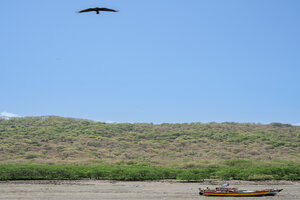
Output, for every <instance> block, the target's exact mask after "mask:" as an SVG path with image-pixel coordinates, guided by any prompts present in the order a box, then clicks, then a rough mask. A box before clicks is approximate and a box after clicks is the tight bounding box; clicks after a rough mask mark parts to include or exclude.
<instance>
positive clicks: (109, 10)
mask: <svg viewBox="0 0 300 200" xmlns="http://www.w3.org/2000/svg"><path fill="white" fill-rule="evenodd" d="M99 11H108V12H118V11H117V10H113V9H109V8H99Z"/></svg>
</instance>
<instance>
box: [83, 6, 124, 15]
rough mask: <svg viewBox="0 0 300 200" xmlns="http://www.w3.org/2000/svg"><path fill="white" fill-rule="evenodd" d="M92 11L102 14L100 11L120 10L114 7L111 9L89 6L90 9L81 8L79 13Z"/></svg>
mask: <svg viewBox="0 0 300 200" xmlns="http://www.w3.org/2000/svg"><path fill="white" fill-rule="evenodd" d="M92 11H95V12H96V14H97V15H98V14H100V11H106V12H118V11H117V10H113V9H109V8H98V7H96V8H88V9H85V10H81V11H79V13H84V12H92Z"/></svg>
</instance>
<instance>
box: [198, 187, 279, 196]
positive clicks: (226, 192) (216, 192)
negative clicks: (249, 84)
mask: <svg viewBox="0 0 300 200" xmlns="http://www.w3.org/2000/svg"><path fill="white" fill-rule="evenodd" d="M276 191H278V190H276ZM272 192H273V193H275V194H274V195H276V194H277V193H278V192H277V193H276V192H275V190H272V189H266V190H238V189H237V188H227V187H218V188H216V189H209V188H207V189H201V188H199V194H200V195H204V196H229V197H257V196H266V195H268V194H271V195H273V193H272ZM279 192H280V191H279Z"/></svg>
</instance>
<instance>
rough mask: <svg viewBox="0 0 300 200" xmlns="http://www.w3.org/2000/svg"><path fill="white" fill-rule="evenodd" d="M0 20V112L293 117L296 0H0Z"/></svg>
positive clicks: (297, 94)
mask: <svg viewBox="0 0 300 200" xmlns="http://www.w3.org/2000/svg"><path fill="white" fill-rule="evenodd" d="M96 6H98V7H108V8H113V9H117V10H119V11H120V12H118V13H103V14H100V15H96V14H95V13H82V14H78V13H76V12H77V11H78V10H81V9H85V8H90V7H96ZM0 22H1V27H0V36H1V37H0V73H1V74H0V85H1V87H0V113H2V115H4V114H7V115H9V114H11V115H13V114H15V115H19V116H41V115H59V116H64V117H75V118H84V119H91V120H96V121H103V122H107V121H113V122H153V123H163V122H171V123H174V122H179V123H181V122H211V121H215V122H225V121H230V122H232V121H234V122H258V123H270V122H281V123H291V124H295V123H299V122H300V89H299V87H300V1H299V0H288V1H287V0H50V1H41V0H26V1H23V0H0Z"/></svg>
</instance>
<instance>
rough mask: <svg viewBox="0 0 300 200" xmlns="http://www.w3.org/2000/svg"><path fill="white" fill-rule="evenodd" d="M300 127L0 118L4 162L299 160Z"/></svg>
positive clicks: (180, 163)
mask: <svg viewBox="0 0 300 200" xmlns="http://www.w3.org/2000/svg"><path fill="white" fill-rule="evenodd" d="M299 147H300V127H299V126H292V125H290V124H281V123H271V124H267V125H263V124H253V123H234V122H225V123H215V122H212V123H206V124H204V123H200V122H199V123H182V124H179V123H176V124H170V123H163V124H152V123H134V124H131V123H113V124H110V123H104V122H94V121H91V120H84V119H74V118H64V117H59V116H42V117H24V118H11V119H9V120H8V119H0V154H1V156H0V163H2V164H5V163H37V164H101V163H102V164H103V163H104V164H118V163H128V162H133V163H134V162H141V163H149V164H152V165H160V166H174V165H176V166H182V167H188V166H193V165H205V163H209V164H212V163H214V162H218V161H222V162H223V161H224V162H226V161H228V160H232V159H240V160H258V161H261V162H263V163H266V162H269V161H270V162H276V161H279V160H280V161H287V162H288V161H291V162H296V163H299V161H300V158H299V157H300V156H299V155H300V150H299Z"/></svg>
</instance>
